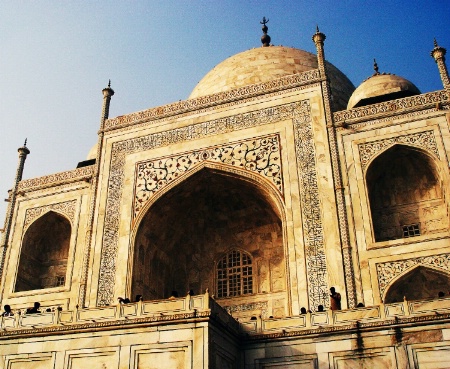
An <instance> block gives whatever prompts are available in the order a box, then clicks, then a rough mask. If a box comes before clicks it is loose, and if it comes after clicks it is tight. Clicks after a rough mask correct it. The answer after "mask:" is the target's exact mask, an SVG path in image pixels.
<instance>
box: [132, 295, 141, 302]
mask: <svg viewBox="0 0 450 369" xmlns="http://www.w3.org/2000/svg"><path fill="white" fill-rule="evenodd" d="M142 300H143V299H142V295H136V297H135V299H134V302H139V301H142Z"/></svg>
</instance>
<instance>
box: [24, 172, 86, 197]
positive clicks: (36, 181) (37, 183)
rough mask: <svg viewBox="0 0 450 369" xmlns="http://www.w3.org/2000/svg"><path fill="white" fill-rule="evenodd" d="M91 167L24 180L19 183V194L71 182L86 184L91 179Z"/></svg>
mask: <svg viewBox="0 0 450 369" xmlns="http://www.w3.org/2000/svg"><path fill="white" fill-rule="evenodd" d="M93 169H94V168H93V166H88V167H82V168H77V169H74V170H68V171H65V172H59V173H54V174H50V175H47V176H43V177H37V178H30V179H25V180H23V181H20V182H19V188H18V191H19V192H27V191H35V190H41V189H44V188H48V187H53V186H55V185H63V184H68V183H73V182H80V181H84V182H88V181H89V180H90V179H91V178H92V174H93Z"/></svg>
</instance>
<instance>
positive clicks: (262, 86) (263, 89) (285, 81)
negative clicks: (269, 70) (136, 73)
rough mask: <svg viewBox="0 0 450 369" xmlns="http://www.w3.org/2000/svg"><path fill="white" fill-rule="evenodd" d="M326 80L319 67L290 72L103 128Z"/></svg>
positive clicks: (115, 121)
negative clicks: (301, 71) (270, 79)
mask: <svg viewBox="0 0 450 369" xmlns="http://www.w3.org/2000/svg"><path fill="white" fill-rule="evenodd" d="M322 80H324V78H322V77H320V73H319V70H318V69H312V70H309V71H306V72H303V73H297V74H292V75H290V76H285V77H281V78H277V79H274V80H272V81H268V82H263V83H256V84H253V85H248V86H243V87H239V88H235V89H232V90H229V91H224V92H219V93H216V94H212V95H206V96H200V97H197V98H194V99H189V100H183V101H178V102H175V103H171V104H167V105H162V106H158V107H155V108H150V109H147V110H142V111H138V112H135V113H131V114H126V115H121V116H118V117H116V118H111V119H107V120H106V122H105V129H104V130H103V131H104V132H108V131H113V130H115V129H119V128H123V127H125V126H128V125H132V124H136V123H143V122H148V121H152V120H157V119H160V118H166V117H169V116H176V115H179V114H183V113H187V112H190V111H196V110H199V109H205V108H208V107H211V106H217V105H222V104H225V103H230V102H234V101H238V100H243V99H246V98H250V97H256V96H260V95H263V94H267V93H272V92H277V91H281V90H288V89H292V88H295V87H299V86H304V85H307V84H312V83H317V82H320V81H322Z"/></svg>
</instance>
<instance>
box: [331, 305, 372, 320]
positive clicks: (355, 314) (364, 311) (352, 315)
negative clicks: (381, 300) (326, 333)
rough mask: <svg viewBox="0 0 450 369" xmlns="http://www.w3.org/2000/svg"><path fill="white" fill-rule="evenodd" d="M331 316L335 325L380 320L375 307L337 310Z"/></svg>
mask: <svg viewBox="0 0 450 369" xmlns="http://www.w3.org/2000/svg"><path fill="white" fill-rule="evenodd" d="M333 315H334V322H335V323H345V322H348V321H355V320H364V319H377V318H380V310H379V307H378V306H375V307H371V308H360V309H354V310H339V311H336V312H334V314H333Z"/></svg>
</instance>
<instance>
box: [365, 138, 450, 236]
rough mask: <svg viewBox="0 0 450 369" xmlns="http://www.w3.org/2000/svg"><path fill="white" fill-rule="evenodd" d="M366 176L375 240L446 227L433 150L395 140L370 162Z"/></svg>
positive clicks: (430, 231)
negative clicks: (395, 142) (398, 142)
mask: <svg viewBox="0 0 450 369" xmlns="http://www.w3.org/2000/svg"><path fill="white" fill-rule="evenodd" d="M365 180H366V188H367V193H368V197H369V203H370V213H371V219H372V228H373V234H374V239H375V242H380V241H387V240H393V239H400V238H407V237H415V236H420V235H424V234H431V233H436V232H440V231H443V230H445V229H447V227H448V224H449V221H448V211H447V205H446V202H445V196H444V190H443V186H442V173H441V168H440V164H439V161H438V160H437V159H436V157H435V156H434V155H433V154H432V153H429V152H427V151H425V150H423V149H421V148H417V147H414V146H409V145H403V144H395V145H393V146H391V147H389V148H388V149H386V150H385V151H383V152H382V153H381V154H379V155H378V156H376V157H375V158H374V159H373V160H372V161H371V162H370V164H369V166H368V168H367V171H366V174H365Z"/></svg>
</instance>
